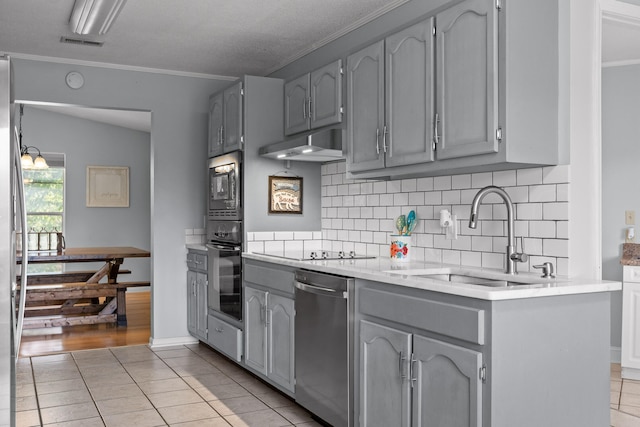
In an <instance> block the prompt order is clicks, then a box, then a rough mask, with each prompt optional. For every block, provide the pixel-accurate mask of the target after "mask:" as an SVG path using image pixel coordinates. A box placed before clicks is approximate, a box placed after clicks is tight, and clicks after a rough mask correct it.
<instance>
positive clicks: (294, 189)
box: [269, 176, 302, 214]
mask: <svg viewBox="0 0 640 427" xmlns="http://www.w3.org/2000/svg"><path fill="white" fill-rule="evenodd" d="M269 213H270V214H302V178H301V177H292V178H290V177H284V176H270V177H269Z"/></svg>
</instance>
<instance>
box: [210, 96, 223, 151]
mask: <svg viewBox="0 0 640 427" xmlns="http://www.w3.org/2000/svg"><path fill="white" fill-rule="evenodd" d="M223 104H224V97H223V93H222V92H220V93H219V94H216V95H213V96H212V97H211V98H209V157H213V156H216V155H218V154H221V153H222V135H221V130H222V114H223Z"/></svg>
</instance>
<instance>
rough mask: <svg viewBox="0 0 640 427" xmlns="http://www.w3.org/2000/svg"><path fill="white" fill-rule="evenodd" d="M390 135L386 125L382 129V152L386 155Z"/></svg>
mask: <svg viewBox="0 0 640 427" xmlns="http://www.w3.org/2000/svg"><path fill="white" fill-rule="evenodd" d="M388 133H389V131H388V130H387V125H384V127H383V128H382V150H383V151H384V152H385V153H386V152H387V134H388Z"/></svg>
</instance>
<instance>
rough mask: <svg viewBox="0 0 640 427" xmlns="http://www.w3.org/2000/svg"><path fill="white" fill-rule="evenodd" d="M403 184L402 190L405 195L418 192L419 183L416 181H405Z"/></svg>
mask: <svg viewBox="0 0 640 427" xmlns="http://www.w3.org/2000/svg"><path fill="white" fill-rule="evenodd" d="M401 183H402V185H401V188H402V192H403V193H410V192H413V191H416V188H417V183H416V180H415V179H403V180H402V181H401Z"/></svg>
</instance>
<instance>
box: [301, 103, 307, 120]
mask: <svg viewBox="0 0 640 427" xmlns="http://www.w3.org/2000/svg"><path fill="white" fill-rule="evenodd" d="M302 118H304V119H306V118H307V98H304V99H303V100H302Z"/></svg>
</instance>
